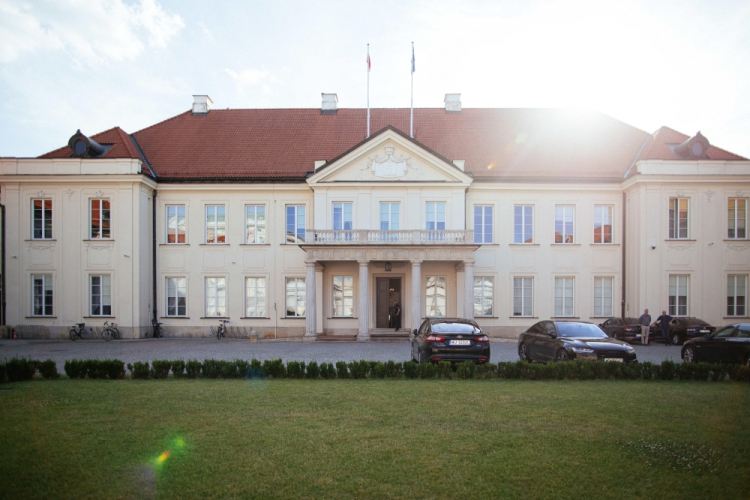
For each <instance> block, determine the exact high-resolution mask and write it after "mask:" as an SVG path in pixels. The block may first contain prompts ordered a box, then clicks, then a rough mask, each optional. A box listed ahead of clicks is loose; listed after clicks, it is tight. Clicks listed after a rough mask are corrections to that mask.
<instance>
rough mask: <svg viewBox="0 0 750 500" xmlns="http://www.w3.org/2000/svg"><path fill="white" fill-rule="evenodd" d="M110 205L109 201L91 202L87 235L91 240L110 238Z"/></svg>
mask: <svg viewBox="0 0 750 500" xmlns="http://www.w3.org/2000/svg"><path fill="white" fill-rule="evenodd" d="M109 210H110V203H109V200H91V205H90V219H91V221H90V222H91V224H90V227H91V231H90V233H89V235H90V237H91V239H92V240H101V239H107V238H109V237H110V235H111V232H110V224H109V220H110V219H109V217H110V213H109Z"/></svg>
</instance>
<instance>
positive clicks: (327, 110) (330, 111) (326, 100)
mask: <svg viewBox="0 0 750 500" xmlns="http://www.w3.org/2000/svg"><path fill="white" fill-rule="evenodd" d="M320 95H321V96H323V105H322V106H321V108H320V112H321V114H324V115H335V114H336V111H337V110H338V108H339V105H338V102H339V97H338V95H336V94H320Z"/></svg>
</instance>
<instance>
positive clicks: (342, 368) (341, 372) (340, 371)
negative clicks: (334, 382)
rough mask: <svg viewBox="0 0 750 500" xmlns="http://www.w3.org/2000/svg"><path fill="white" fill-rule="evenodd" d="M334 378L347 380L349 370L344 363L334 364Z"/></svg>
mask: <svg viewBox="0 0 750 500" xmlns="http://www.w3.org/2000/svg"><path fill="white" fill-rule="evenodd" d="M336 376H337V377H338V378H349V369H348V368H347V366H346V363H345V362H344V361H337V362H336Z"/></svg>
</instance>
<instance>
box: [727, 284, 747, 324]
mask: <svg viewBox="0 0 750 500" xmlns="http://www.w3.org/2000/svg"><path fill="white" fill-rule="evenodd" d="M746 293H747V276H729V279H728V280H727V316H745V314H746V310H745V302H746V299H745V297H746Z"/></svg>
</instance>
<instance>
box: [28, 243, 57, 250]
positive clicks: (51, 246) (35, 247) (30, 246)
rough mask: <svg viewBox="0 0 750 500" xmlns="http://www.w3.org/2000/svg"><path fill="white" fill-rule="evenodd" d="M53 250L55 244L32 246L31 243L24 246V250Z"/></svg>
mask: <svg viewBox="0 0 750 500" xmlns="http://www.w3.org/2000/svg"><path fill="white" fill-rule="evenodd" d="M31 249H34V250H54V249H55V243H50V244H49V245H34V244H32V243H27V244H26V250H31Z"/></svg>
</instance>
